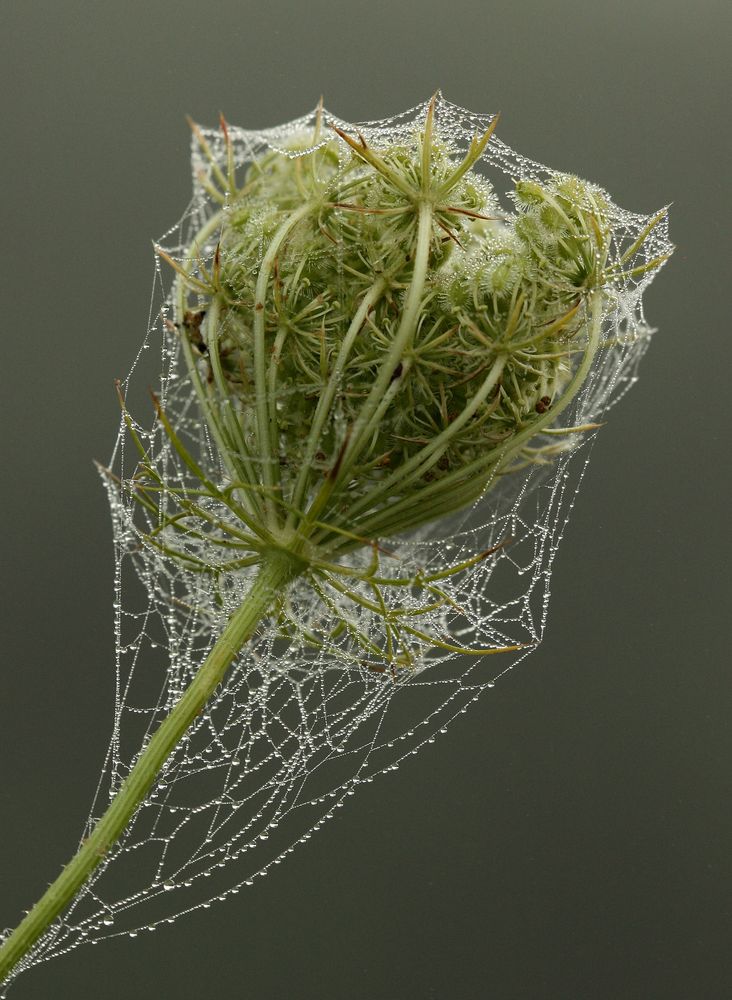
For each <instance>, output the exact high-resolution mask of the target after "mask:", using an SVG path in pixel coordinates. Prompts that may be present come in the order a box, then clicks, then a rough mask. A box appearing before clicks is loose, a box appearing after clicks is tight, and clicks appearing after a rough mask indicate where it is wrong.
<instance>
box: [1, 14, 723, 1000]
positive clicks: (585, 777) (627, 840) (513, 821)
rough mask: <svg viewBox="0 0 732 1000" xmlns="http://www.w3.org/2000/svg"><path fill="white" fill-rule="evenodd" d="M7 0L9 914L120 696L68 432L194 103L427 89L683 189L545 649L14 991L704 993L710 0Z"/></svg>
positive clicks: (663, 999)
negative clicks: (314, 828) (143, 927)
mask: <svg viewBox="0 0 732 1000" xmlns="http://www.w3.org/2000/svg"><path fill="white" fill-rule="evenodd" d="M0 23H1V24H2V37H1V39H0V86H1V88H2V89H1V92H2V95H3V97H2V118H3V123H2V141H3V149H4V152H3V154H2V158H0V171H1V172H2V187H1V189H2V194H3V203H4V207H3V218H4V220H5V221H4V223H3V230H2V256H3V264H2V279H3V284H4V292H3V299H2V302H3V309H2V312H3V321H2V327H3V329H2V335H3V342H2V363H1V365H0V407H1V425H0V426H1V428H2V431H1V434H0V449H1V459H0V460H1V462H2V474H3V491H2V519H3V524H4V528H5V530H4V531H3V532H2V540H1V541H0V558H1V560H2V570H1V579H2V588H3V589H2V600H1V604H0V620H1V621H2V647H1V648H2V654H1V656H2V668H1V670H0V699H1V701H0V809H1V813H2V823H1V825H0V885H1V886H2V889H1V891H0V926H3V925H14V924H16V923H17V921H18V919H19V917H20V915H21V911H22V910H23V909H25V908H27V907H29V906H30V905H31V903H32V902H34V901H35V900H36V898H37V897H38V896H39V895H40V893H41V892H42V891H43V889H44V888H45V886H46V885H47V884H48V882H49V881H50V880H51V879H52V878H54V877H55V875H56V874H57V872H58V870H59V868H60V866H61V865H62V864H63V863H64V862H65V861H66V860H68V858H69V856H70V855H71V853H72V852H73V850H74V848H75V845H76V843H77V840H78V837H79V835H80V831H81V825H82V823H83V820H84V818H85V816H86V813H87V810H88V807H89V804H90V801H91V797H92V793H93V790H94V788H95V785H96V779H97V775H98V772H99V768H100V765H101V762H102V758H103V755H104V752H105V749H106V746H107V743H108V739H109V735H110V731H111V721H112V706H113V693H114V692H113V678H114V675H113V631H112V625H113V621H112V569H113V566H112V545H111V528H110V524H109V518H108V513H107V507H106V499H105V495H104V493H103V490H102V488H101V486H100V483H99V480H98V477H97V474H96V472H95V470H94V468H93V465H92V459H94V458H98V459H100V460H102V461H106V460H107V459H108V457H109V455H110V452H111V448H112V444H113V440H114V437H115V434H116V430H117V424H118V414H119V411H118V406H117V402H116V399H115V394H114V390H113V380H114V378H115V377H123V376H124V375H125V374H126V373H127V371H128V370H129V368H130V365H131V363H132V361H133V359H134V356H135V353H136V351H137V348H138V346H139V344H140V342H141V341H142V338H143V335H144V331H145V328H146V326H147V320H148V309H149V302H150V289H151V285H152V278H153V252H152V241H153V240H155V239H156V238H158V237H159V236H160V235H161V234H162V233H163V232H164V231H165V230H167V229H168V228H169V227H170V226H171V225H172V224H173V223H174V222H175V221H176V220H177V219H178V218H179V216H180V215H181V213H182V212H183V210H184V208H185V206H186V205H187V203H188V200H189V194H190V176H189V168H188V156H189V130H188V126H187V125H186V123H185V119H184V116H185V114H187V113H188V114H190V115H191V116H192V117H193V118H194V119H196V120H198V121H200V122H202V123H205V124H215V122H216V121H217V118H218V114H219V111H223V112H224V113H225V115H226V117H227V118H228V120H229V121H230V122H232V123H235V124H239V125H242V126H245V127H248V128H257V127H260V126H269V125H274V124H277V123H280V122H283V121H286V120H289V119H291V118H294V117H296V116H298V115H300V114H303V113H305V112H306V111H308V110H310V109H311V108H312V107H314V105H315V104H316V102H317V100H318V98H319V96H320V95H321V94H323V95H324V99H325V103H326V106H327V107H328V108H329V109H330V110H331V111H333V112H334V113H336V114H338V115H339V116H341V117H342V118H345V119H347V120H351V121H358V120H360V119H374V118H380V117H385V116H387V115H390V114H394V113H396V112H399V111H402V110H404V109H406V108H408V107H411V106H413V105H415V104H417V103H419V102H420V101H423V100H426V99H427V98H428V97H429V96H430V95H431V94H432V93H433V92H434V91H435V89H436V88H438V87H440V88H442V90H443V92H444V94H445V96H446V97H447V98H448V99H449V100H451V101H453V102H455V103H457V104H460V105H463V106H465V107H467V108H470V109H472V110H475V111H482V112H495V111H497V110H500V111H501V112H502V119H501V124H500V135H501V137H502V138H503V139H504V140H505V141H506V142H508V143H509V144H510V145H512V146H513V147H514V148H516V149H518V150H519V151H521V152H522V153H524V154H526V155H527V156H529V157H532V158H534V159H536V160H539V161H541V162H543V163H546V164H548V165H550V166H552V167H556V168H559V169H565V170H568V171H572V172H575V173H577V174H579V175H580V176H584V177H587V178H588V179H590V180H593V181H595V182H597V183H599V184H601V185H603V186H604V187H606V188H607V189H608V191H610V193H611V194H612V195H613V197H614V198H615V200H616V201H617V203H618V204H620V205H621V206H623V207H625V208H628V209H630V210H634V211H639V212H651V211H653V210H656V209H658V208H660V207H661V206H663V205H664V204H667V203H669V202H673V207H672V209H671V233H672V238H673V239H674V242H675V243H676V245H677V247H678V249H677V251H676V254H675V256H674V258H673V259H672V261H671V262H670V264H669V265H667V267H666V268H665V269H664V270H663V271H662V273H661V274H660V275H659V277H658V278H657V280H656V282H655V284H654V285H653V286H652V287H651V289H650V291H649V293H648V295H647V298H646V313H647V317H648V320H649V322H650V323H651V325H653V326H654V327H657V328H658V332H657V333H656V335H655V338H654V341H653V343H652V345H651V348H650V351H649V353H648V355H647V356H646V358H645V359H644V362H643V364H642V369H641V380H640V383H639V384H638V386H637V387H636V388H634V389H633V391H632V392H631V393H630V394H629V396H627V397H626V398H625V399H624V400H623V401H622V404H621V405H619V406H618V407H617V408H616V409H614V410H613V411H612V414H611V417H610V420H609V423H608V425H607V426H606V427H605V428H604V429H603V430H602V432H601V433H600V436H599V439H598V442H597V444H596V447H595V449H594V453H593V457H592V462H591V465H590V469H589V472H588V474H587V476H586V477H585V481H584V485H583V487H582V490H581V493H580V497H579V500H578V503H577V505H576V508H575V511H574V513H573V517H572V521H571V523H570V525H569V528H568V530H567V532H566V535H565V540H564V543H563V548H562V550H561V551H560V554H559V557H558V559H557V562H556V564H555V571H554V578H553V587H552V590H553V596H552V607H551V610H550V620H549V628H548V632H547V637H546V640H545V642H544V644H543V645H542V647H541V648H540V649H539V651H538V652H537V653H535V654H534V655H533V656H531V657H530V658H529V659H528V660H527V661H526V663H525V664H523V665H522V666H521V667H520V668H519V669H518V670H517V671H515V672H514V673H513V674H512V675H511V676H509V677H507V678H505V679H504V680H503V681H502V682H501V683H500V684H498V685H497V687H496V688H495V690H494V691H492V692H491V693H490V697H485V698H483V699H482V700H481V702H480V703H479V705H478V706H477V707H476V708H475V710H473V711H472V712H471V713H470V714H469V715H467V716H466V717H465V718H464V720H463V721H462V724H460V725H456V726H454V727H452V728H451V729H450V731H449V733H448V734H447V735H446V736H445V737H444V738H443V739H441V740H439V741H438V743H437V744H436V745H435V746H432V747H429V748H427V749H425V750H424V751H423V752H422V753H421V755H420V756H418V757H417V758H415V759H413V761H412V762H411V763H410V764H408V765H405V766H403V767H401V768H400V769H399V771H398V772H396V773H395V774H393V775H389V776H388V778H384V779H383V780H379V781H377V782H375V783H374V784H373V785H371V786H369V788H368V789H367V790H361V792H360V793H359V795H358V796H356V797H355V798H354V799H352V800H349V807H348V808H347V809H343V810H341V811H340V812H341V815H340V816H339V817H338V819H337V821H335V822H333V823H330V824H326V826H325V828H324V829H323V830H321V831H320V832H319V833H318V835H317V836H315V837H313V839H312V840H311V841H310V842H309V843H308V844H307V845H306V846H305V847H302V848H300V849H299V850H298V851H297V852H296V853H295V854H294V855H293V856H292V857H291V858H290V860H289V861H288V863H287V864H284V865H281V866H279V867H277V868H276V869H275V870H273V872H272V873H271V874H270V876H269V877H268V878H267V879H264V880H258V881H257V883H256V884H255V885H254V886H253V887H252V888H251V889H249V890H248V891H246V892H244V893H242V894H240V895H239V896H237V897H235V898H234V899H232V900H229V901H227V902H226V903H223V904H219V905H218V906H217V907H214V908H212V909H211V910H209V911H207V912H205V913H200V912H199V913H197V914H194V915H192V916H189V917H184V918H182V919H180V920H179V921H178V922H177V923H176V924H175V925H174V926H172V927H170V928H167V929H164V930H160V931H158V932H157V933H155V934H151V935H149V936H142V937H140V938H138V939H137V940H135V941H129V940H124V941H121V942H120V941H114V942H105V943H102V944H100V945H99V946H98V947H96V948H91V947H86V948H80V949H78V950H76V951H75V952H74V953H72V954H71V955H69V956H66V957H64V958H62V959H59V960H57V961H54V962H51V963H47V964H45V965H44V966H42V967H40V968H36V969H34V970H32V971H31V972H30V973H28V974H27V975H26V976H23V977H21V979H20V980H19V981H18V983H17V985H16V986H15V987H14V988H13V991H12V994H11V996H12V998H13V1000H15V998H16V997H17V1000H25V998H27V1000H51V998H55V997H57V996H59V995H65V996H70V997H74V998H75V1000H86V998H92V997H93V998H95V1000H118V998H119V1000H121V998H123V997H124V998H127V997H130V996H134V997H136V998H137V1000H152V998H158V997H166V998H167V997H177V998H180V1000H189V998H190V1000H193V998H200V997H203V998H208V997H213V996H217V997H232V998H233V997H236V998H249V997H252V998H254V997H256V998H257V1000H288V998H292V1000H316V998H317V1000H340V998H348V1000H366V998H368V1000H432V998H435V1000H473V998H476V1000H477V998H484V997H490V998H495V1000H519V998H520V1000H524V998H527V1000H534V998H536V1000H545V998H546V1000H555V998H561V1000H585V998H587V1000H605V998H607V1000H610V998H613V1000H620V998H622V1000H626V998H627V1000H681V998H684V1000H686V998H689V1000H691V998H693V1000H722V998H726V997H728V996H730V995H731V994H732V962H731V961H730V951H729V940H730V930H731V929H732V927H731V926H730V925H731V923H732V921H730V909H731V906H732V904H731V902H730V896H731V893H730V857H729V847H730V834H731V833H732V807H731V805H730V787H729V786H730V753H731V752H732V740H730V733H729V717H730V702H731V701H732V696H731V688H730V680H729V668H728V667H725V666H724V664H725V663H727V664H729V653H728V648H727V647H728V631H727V630H728V626H725V625H724V621H726V620H727V621H728V608H729V598H730V570H729V564H730V563H729V557H730V547H729V522H728V509H729V502H728V499H727V498H728V495H729V491H730V487H731V486H732V479H731V476H730V458H729V435H728V432H727V410H728V401H727V400H728V396H729V389H728V379H729V371H730V354H729V347H728V343H729V318H730V309H729V260H730V259H731V258H730V255H729V247H728V249H727V251H725V249H724V248H725V246H727V245H728V243H729V221H728V218H727V215H728V213H727V211H726V209H725V206H726V205H727V202H728V193H727V190H726V188H727V167H726V165H727V164H728V162H729V155H730V152H731V150H730V129H729V112H728V104H729V90H730V82H731V76H732V74H731V73H730V68H729V67H730V64H729V62H728V56H729V50H730V40H731V35H732V32H731V29H732V17H731V16H730V8H729V7H728V5H727V4H725V3H723V2H721V0H720V2H716V0H698V2H697V3H696V5H695V6H694V7H693V9H692V7H691V5H688V4H687V3H681V2H676V0H664V2H661V0H634V2H630V0H616V2H615V3H612V4H602V5H601V4H587V3H586V2H581V0H554V2H553V3H551V4H544V3H538V2H524V0H513V2H508V0H482V2H479V0H472V2H471V0H449V2H444V3H439V2H437V0H428V2H414V3H408V2H406V0H392V2H391V3H387V2H384V0H371V2H370V3H368V4H365V3H364V4H361V3H359V4H357V3H355V2H354V0H341V2H329V0H310V2H309V3H307V4H297V5H296V4H295V3H294V2H293V0H290V2H284V0H268V2H267V3H255V2H251V0H223V2H222V0H212V2H209V3H207V4H203V3H193V2H192V0H176V2H175V3H174V2H172V0H145V2H142V0H127V2H126V3H116V2H112V0H100V2H91V0H87V2H80V0H64V2H63V3H57V2H53V0H29V2H26V3H21V2H20V0H5V3H3V5H2V10H1V16H0Z"/></svg>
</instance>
